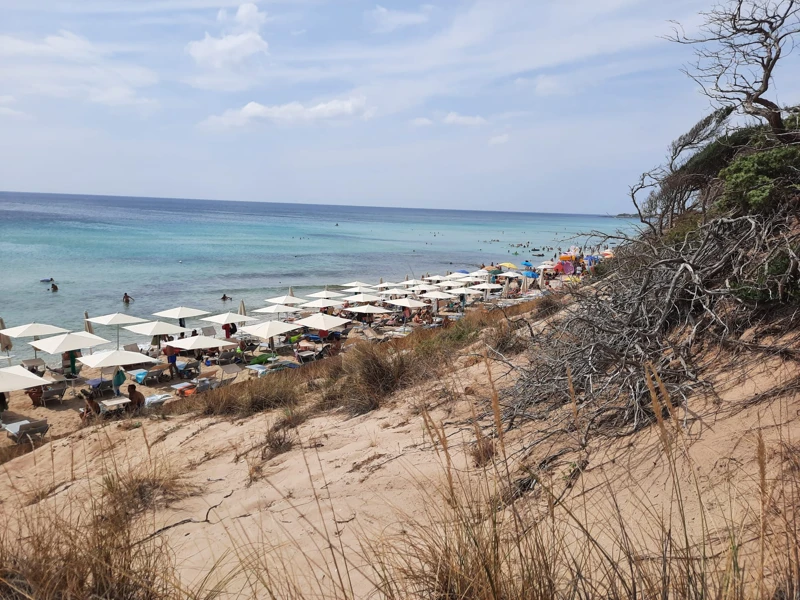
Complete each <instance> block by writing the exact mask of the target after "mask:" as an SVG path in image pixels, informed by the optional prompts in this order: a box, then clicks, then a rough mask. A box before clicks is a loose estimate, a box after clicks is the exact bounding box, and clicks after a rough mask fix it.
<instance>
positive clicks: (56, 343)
mask: <svg viewBox="0 0 800 600" xmlns="http://www.w3.org/2000/svg"><path fill="white" fill-rule="evenodd" d="M502 275H504V276H506V277H509V278H511V277H521V275H520V274H519V273H515V272H505V273H502ZM488 276H489V273H488V272H487V271H485V270H480V271H475V272H472V273H469V272H467V271H460V272H456V273H451V274H449V275H445V276H441V275H434V276H430V277H425V278H423V279H406V280H405V281H402V282H398V283H392V282H381V283H379V284H377V285H372V284H369V283H364V282H361V281H353V282H350V283H347V284H343V285H342V286H340V287H342V288H344V289H343V290H342V291H341V292H336V291H332V290H328V289H327V288H325V289H324V290H322V291H319V292H316V293H313V294H308V295H307V298H313V300H310V301H309V300H306V299H303V298H299V297H297V296H295V295H294V293H293V291H292V290H291V288H290V290H289V293H288V294H287V295H284V296H278V297H275V298H268V299H267V300H266V301H267V302H269V303H270V304H271V305H270V306H267V307H265V308H260V309H257V310H256V311H254V312H257V313H261V314H289V313H295V312H300V311H302V310H303V309H317V308H330V307H341V306H343V305H344V302H348V303H356V304H357V305H356V306H348V307H347V309H346V310H347V311H349V312H352V313H357V314H386V313H389V312H391V311H389V310H387V309H386V308H383V307H381V306H375V305H373V304H370V303H371V302H386V303H387V304H391V305H393V306H397V307H403V308H423V307H427V306H429V305H428V304H427V303H425V302H421V301H419V300H415V299H413V298H409V297H408V296H411V295H418V296H419V297H420V298H425V299H429V300H446V299H454V298H457V297H458V296H459V295H462V294H478V295H480V294H483V293H485V292H486V291H490V290H498V289H501V288H502V286H500V285H498V284H492V283H487V281H486V278H487V277H488ZM471 284H477V285H471ZM467 286H470V287H467ZM347 294H350V295H347ZM208 314H209V313H208V311H204V310H200V309H196V308H190V307H186V306H179V307H176V308H172V309H169V310H165V311H161V312H158V313H154V315H153V316H155V317H159V320H156V321H147V320H146V319H142V318H140V317H135V316H132V315H128V314H124V313H112V314H108V315H102V316H99V317H93V318H89V317H88V315H85V317H86V318H85V323H86V331H77V332H71V331H69V330H67V329H63V328H61V327H57V326H54V325H49V324H45V323H28V324H26V325H20V326H17V327H11V328H6V327H5V324H4V323H3V322H2V319H0V349H2V350H5V351H6V352H8V350H10V348H11V343H10V340H9V338H26V337H27V338H34V341H32V342H30V345H31V346H33V347H34V349H35V350H37V351H42V352H46V353H48V354H62V353H65V352H72V351H77V350H81V349H85V348H94V347H96V346H100V345H103V344H107V343H110V342H109V340H107V339H105V338H102V337H100V336H98V335H95V334H94V332H93V329H92V324H94V325H101V326H109V327H116V338H117V339H116V341H117V349H116V350H107V351H103V352H97V353H94V354H91V355H89V356H85V357H81V358H78V360H79V361H81V362H82V363H84V364H85V365H87V366H89V367H113V366H125V365H129V364H136V363H143V362H153V363H156V362H158V361H157V360H156V359H153V358H150V357H148V356H146V355H144V354H141V353H138V352H128V351H125V350H120V349H119V333H120V328H123V327H124V329H126V330H128V331H131V332H132V333H136V334H139V335H143V336H148V337H153V336H157V335H177V334H180V333H186V332H189V331H190V330H189V329H187V328H185V327H183V326H182V325H175V324H173V323H169V322H166V321H161V320H160V319H173V320H178V321H179V322H180V323H181V324H182V323H183V321H184V320H185V319H191V318H200V319H201V320H203V321H206V322H210V323H214V324H219V325H225V324H231V323H237V324H241V325H243V324H244V323H249V322H253V321H257V320H258V319H256V318H254V317H250V316H247V314H246V311H245V307H244V303H242V304H241V305H240V307H239V312H238V313H234V312H227V313H223V314H220V315H213V316H210V317H206V316H205V315H208ZM349 322H350V320H349V319H345V318H342V317H337V316H333V315H328V314H325V313H321V312H318V313H314V314H312V315H311V316H309V317H307V318H305V319H300V320H298V321H295V322H293V323H285V322H282V321H279V320H270V321H266V322H263V323H256V324H252V325H248V326H245V325H243V326H242V331H244V332H245V333H247V334H249V335H253V336H255V337H258V338H261V339H264V340H270V339H272V338H274V337H276V336H279V335H283V334H286V333H288V332H290V331H295V330H297V329H301V328H303V327H308V328H310V329H316V330H323V331H329V330H332V329H335V328H337V327H341V326H343V325H345V324H347V323H349ZM40 338H42V339H40ZM170 345H171V346H173V347H175V348H180V349H183V350H196V349H211V348H225V347H231V346H234V345H235V343H234V342H230V341H228V340H223V339H217V338H213V337H209V336H204V335H197V336H190V337H186V338H184V339H177V340H174V341H172V342H170ZM49 383H50V382H49V381H47V380H46V379H43V378H41V377H39V376H38V375H35V374H33V373H30V372H29V371H28V370H27V369H25V368H24V367H21V366H17V367H8V368H5V369H0V391H12V390H18V389H25V388H26V387H34V386H39V385H47V384H49Z"/></svg>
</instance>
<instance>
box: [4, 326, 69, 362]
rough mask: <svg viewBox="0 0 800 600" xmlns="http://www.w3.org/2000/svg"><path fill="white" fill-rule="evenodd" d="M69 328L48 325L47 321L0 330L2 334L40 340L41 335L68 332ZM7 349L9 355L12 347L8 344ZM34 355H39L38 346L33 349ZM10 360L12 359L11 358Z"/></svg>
mask: <svg viewBox="0 0 800 600" xmlns="http://www.w3.org/2000/svg"><path fill="white" fill-rule="evenodd" d="M68 331H69V329H62V328H61V327H56V326H55V325H47V324H45V323H28V324H27V325H17V326H16V327H9V328H8V329H5V328H4V329H2V330H0V336H8V337H10V338H23V337H32V338H33V339H34V340H38V339H39V337H40V336H43V335H55V334H57V333H67V332H68ZM5 349H6V355H7V357H8V358H9V359H10V356H8V351H9V350H11V347H10V346H8V347H7V348H5ZM33 355H34V356H38V354H37V353H36V348H34V349H33ZM9 362H10V360H9Z"/></svg>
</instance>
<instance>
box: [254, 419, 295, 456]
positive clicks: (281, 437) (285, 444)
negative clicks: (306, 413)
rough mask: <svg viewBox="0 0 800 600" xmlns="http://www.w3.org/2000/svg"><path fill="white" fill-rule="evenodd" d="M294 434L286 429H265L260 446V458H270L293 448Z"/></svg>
mask: <svg viewBox="0 0 800 600" xmlns="http://www.w3.org/2000/svg"><path fill="white" fill-rule="evenodd" d="M294 443H295V440H294V435H293V434H292V433H291V431H289V430H288V429H285V428H284V429H276V428H274V427H273V428H271V429H269V430H268V431H267V435H266V438H265V439H264V446H263V447H262V448H261V459H262V460H270V459H272V458H275V457H276V456H278V455H279V454H284V453H286V452H289V451H290V450H291V449H292V448H294Z"/></svg>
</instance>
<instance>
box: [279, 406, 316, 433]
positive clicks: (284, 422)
mask: <svg viewBox="0 0 800 600" xmlns="http://www.w3.org/2000/svg"><path fill="white" fill-rule="evenodd" d="M309 416H311V415H310V411H309V410H308V409H300V408H297V407H294V406H287V407H286V408H284V409H283V411H282V414H281V416H280V418H279V419H278V420H277V421H275V425H273V428H275V429H297V428H298V427H300V425H302V424H303V423H305V422H306V421H307V420H308V417H309Z"/></svg>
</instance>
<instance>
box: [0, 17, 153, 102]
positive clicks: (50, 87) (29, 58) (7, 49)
mask: <svg viewBox="0 0 800 600" xmlns="http://www.w3.org/2000/svg"><path fill="white" fill-rule="evenodd" d="M127 50H128V49H126V48H116V47H113V46H104V45H99V44H95V43H93V42H91V41H90V40H88V39H86V38H84V37H81V36H78V35H75V34H74V33H71V32H69V31H61V32H59V33H58V34H57V35H48V36H46V37H44V38H43V39H41V40H36V39H34V40H31V39H24V38H21V37H15V36H10V35H3V36H0V57H6V58H8V59H9V60H5V61H0V81H3V84H4V87H6V88H7V89H9V90H14V91H15V92H16V95H18V96H24V95H37V96H52V97H57V98H79V99H83V100H87V101H89V102H93V103H97V104H105V105H108V106H138V107H139V108H142V107H147V108H148V109H152V108H153V107H155V106H156V105H157V103H156V102H155V101H154V100H152V99H149V98H145V97H142V96H140V95H139V91H140V89H141V88H145V87H149V86H152V85H154V84H156V83H157V82H158V77H157V76H156V74H155V73H154V72H153V71H151V70H150V69H146V68H143V67H140V66H137V65H133V64H130V63H126V62H123V61H120V60H117V59H116V58H115V55H116V54H118V53H121V52H123V51H127Z"/></svg>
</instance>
